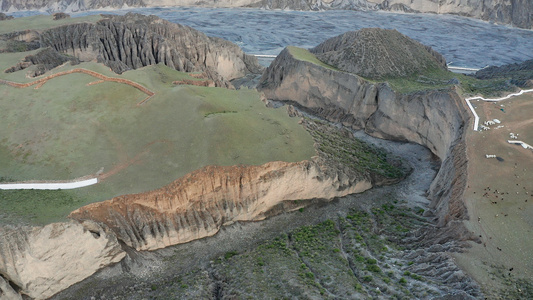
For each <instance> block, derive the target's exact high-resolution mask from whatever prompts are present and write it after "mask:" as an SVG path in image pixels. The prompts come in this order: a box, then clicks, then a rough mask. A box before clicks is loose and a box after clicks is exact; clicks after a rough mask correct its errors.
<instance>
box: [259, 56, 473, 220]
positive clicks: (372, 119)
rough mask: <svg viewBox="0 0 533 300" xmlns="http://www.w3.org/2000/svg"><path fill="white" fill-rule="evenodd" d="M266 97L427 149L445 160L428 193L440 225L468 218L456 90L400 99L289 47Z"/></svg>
mask: <svg viewBox="0 0 533 300" xmlns="http://www.w3.org/2000/svg"><path fill="white" fill-rule="evenodd" d="M258 89H259V90H261V91H262V92H263V93H264V94H265V96H266V97H267V98H268V99H273V100H280V101H291V102H294V103H296V104H298V105H299V106H301V107H303V108H305V109H307V110H309V111H311V112H312V113H313V114H316V115H319V116H322V117H324V118H326V119H327V120H330V121H333V122H340V123H342V124H343V125H344V126H347V127H351V128H354V129H364V130H365V131H366V132H367V133H369V134H370V135H372V136H376V137H379V138H385V139H391V140H399V141H409V142H414V143H418V144H421V145H424V146H426V147H428V148H429V149H430V150H431V151H432V152H433V153H434V154H435V155H436V156H438V157H439V158H440V159H441V161H442V164H441V168H440V170H439V172H438V174H437V176H436V178H435V180H434V181H433V183H432V185H431V188H430V190H429V191H428V192H429V198H430V199H431V200H432V204H431V206H432V208H434V212H435V214H436V218H437V222H438V224H439V226H446V225H451V224H452V223H453V222H454V220H461V219H463V218H466V211H465V206H464V204H463V203H462V199H461V196H462V191H463V190H464V181H462V180H461V178H462V176H465V174H466V158H465V155H464V136H463V131H464V127H465V124H467V122H468V118H469V116H468V114H467V109H466V107H465V106H464V101H462V99H461V98H460V97H459V95H458V94H457V93H456V92H455V91H454V90H444V91H423V92H418V93H414V94H408V95H402V94H398V93H396V92H395V91H394V90H393V89H392V88H391V87H390V86H389V85H388V84H387V83H374V82H370V81H367V80H365V79H363V78H361V77H359V76H357V75H355V74H352V73H347V72H342V71H338V70H335V69H332V68H326V67H323V66H319V65H317V64H314V63H311V62H308V61H303V60H299V59H296V58H295V57H294V56H293V54H291V51H290V49H285V50H283V51H282V53H281V54H280V55H279V56H278V57H277V58H276V60H274V62H273V63H272V64H271V65H270V66H269V67H268V68H267V70H266V71H265V73H264V74H263V77H262V78H261V82H260V84H259V86H258Z"/></svg>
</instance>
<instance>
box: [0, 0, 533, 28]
mask: <svg viewBox="0 0 533 300" xmlns="http://www.w3.org/2000/svg"><path fill="white" fill-rule="evenodd" d="M157 6H204V7H260V8H266V9H291V10H330V9H350V10H386V11H400V12H409V13H417V12H421V13H437V14H456V15H461V16H466V17H472V18H477V19H481V20H485V21H490V22H497V23H502V24H511V25H513V26H516V27H520V28H527V29H531V28H533V16H532V14H533V2H531V1H529V0H305V1H296V0H222V1H202V0H52V1H44V0H2V1H0V10H1V11H17V10H46V11H49V12H56V11H67V12H76V11H83V10H90V9H98V8H117V9H118V8H123V7H157Z"/></svg>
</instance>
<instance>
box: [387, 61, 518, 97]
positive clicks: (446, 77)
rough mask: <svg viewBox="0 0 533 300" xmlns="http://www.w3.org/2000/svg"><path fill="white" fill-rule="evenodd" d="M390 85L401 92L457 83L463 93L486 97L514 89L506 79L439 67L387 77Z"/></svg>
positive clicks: (445, 87)
mask: <svg viewBox="0 0 533 300" xmlns="http://www.w3.org/2000/svg"><path fill="white" fill-rule="evenodd" d="M385 81H386V82H388V83H389V84H390V85H391V87H392V88H393V89H394V90H395V91H397V92H399V93H402V94H409V93H414V92H418V91H425V90H435V89H449V88H451V87H452V86H454V85H459V86H460V87H461V89H462V91H463V93H464V94H465V95H483V96H486V97H490V96H497V95H500V94H501V93H502V92H509V91H513V90H514V89H516V87H515V86H513V85H511V84H510V83H509V80H507V79H502V78H498V79H488V80H481V79H477V78H475V77H473V76H468V75H465V74H458V73H453V72H449V71H445V70H441V69H437V68H435V69H428V70H426V71H425V72H424V73H422V74H414V75H410V76H405V77H396V78H387V79H386V80H385Z"/></svg>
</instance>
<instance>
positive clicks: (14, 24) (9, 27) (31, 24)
mask: <svg viewBox="0 0 533 300" xmlns="http://www.w3.org/2000/svg"><path fill="white" fill-rule="evenodd" d="M101 19H102V17H101V16H100V15H92V16H86V17H80V18H66V19H60V20H54V17H53V16H52V15H37V16H31V17H25V18H14V19H11V20H4V21H2V26H0V34H4V33H10V32H17V31H24V30H43V29H47V28H51V27H55V26H61V25H66V24H72V23H82V22H90V23H94V22H96V21H98V20H101Z"/></svg>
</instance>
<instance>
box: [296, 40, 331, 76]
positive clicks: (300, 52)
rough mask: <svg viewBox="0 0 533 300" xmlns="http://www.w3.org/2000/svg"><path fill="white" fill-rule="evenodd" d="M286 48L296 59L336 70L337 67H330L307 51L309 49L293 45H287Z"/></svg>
mask: <svg viewBox="0 0 533 300" xmlns="http://www.w3.org/2000/svg"><path fill="white" fill-rule="evenodd" d="M287 49H288V50H289V53H290V54H291V55H292V56H293V57H294V58H296V59H298V60H302V61H307V62H310V63H313V64H315V65H319V66H321V67H324V68H326V69H330V70H334V71H338V69H337V68H335V67H332V66H330V65H328V64H326V63H324V62H322V61H320V60H319V59H318V58H317V57H316V56H315V55H314V54H313V53H311V52H309V50H307V49H304V48H299V47H294V46H288V47H287Z"/></svg>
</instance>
